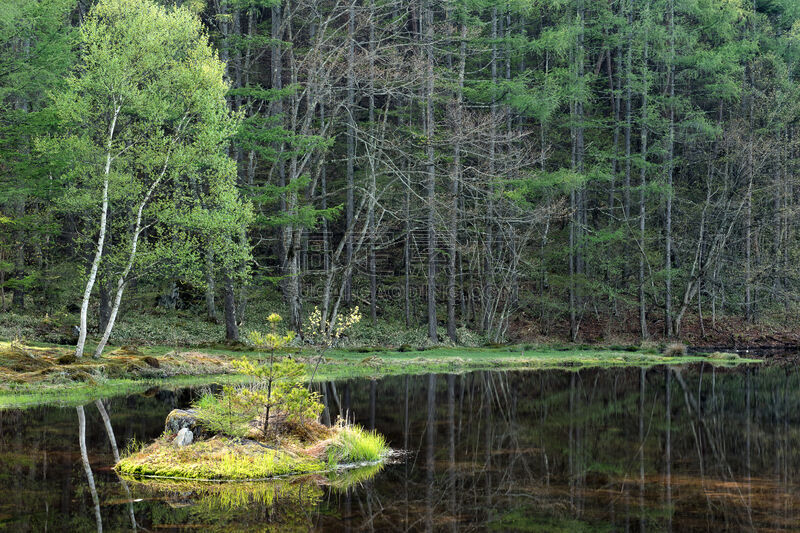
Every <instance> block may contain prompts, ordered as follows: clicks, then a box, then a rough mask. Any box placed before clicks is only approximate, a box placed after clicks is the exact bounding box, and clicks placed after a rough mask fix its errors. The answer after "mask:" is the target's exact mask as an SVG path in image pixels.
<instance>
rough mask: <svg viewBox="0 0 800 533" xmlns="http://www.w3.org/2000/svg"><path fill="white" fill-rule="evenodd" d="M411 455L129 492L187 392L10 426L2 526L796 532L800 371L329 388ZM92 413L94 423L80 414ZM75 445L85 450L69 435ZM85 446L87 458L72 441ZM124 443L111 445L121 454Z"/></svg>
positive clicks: (493, 375) (4, 429) (43, 411)
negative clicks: (122, 459)
mask: <svg viewBox="0 0 800 533" xmlns="http://www.w3.org/2000/svg"><path fill="white" fill-rule="evenodd" d="M320 392H321V393H322V398H323V401H324V403H325V411H324V413H323V419H324V420H326V421H327V420H335V419H336V417H337V416H343V417H344V416H348V417H350V418H351V419H355V420H356V421H357V422H359V423H361V424H363V425H364V426H366V427H373V426H374V427H375V428H376V429H377V430H378V431H380V432H381V433H383V434H385V435H386V436H387V438H388V440H389V441H390V444H391V445H392V446H393V447H395V448H403V449H405V450H408V453H407V454H406V455H403V456H402V458H401V459H399V460H398V461H397V462H396V463H394V464H389V465H387V466H386V467H384V468H383V470H381V471H379V472H378V471H375V470H373V471H354V472H348V473H347V474H346V475H343V476H341V477H337V478H333V479H327V478H305V479H302V480H294V481H286V480H284V481H280V482H273V483H268V484H237V485H219V484H217V485H206V486H196V485H195V486H187V485H185V484H174V483H173V484H170V483H167V482H161V483H156V484H153V483H147V484H141V483H138V482H130V481H126V480H121V479H120V478H118V477H117V476H116V474H115V473H114V472H113V471H112V470H110V466H111V465H113V463H114V462H115V460H116V458H117V457H118V455H119V453H120V449H119V447H123V448H124V447H125V446H126V445H127V444H128V443H129V442H130V441H131V440H132V439H134V438H135V439H137V440H139V441H149V440H150V439H152V438H154V437H156V436H157V435H158V434H159V433H160V432H161V431H162V430H163V421H164V417H165V416H166V414H167V413H168V412H169V411H170V410H171V409H172V408H173V407H176V406H178V407H182V406H186V405H187V404H188V403H189V402H190V401H191V399H192V394H194V392H192V391H177V392H170V391H149V392H148V393H147V394H145V395H139V396H132V397H128V398H113V399H111V400H106V401H104V402H97V403H95V405H94V406H86V407H79V408H78V409H77V414H78V424H75V414H76V411H75V410H74V408H70V409H60V408H52V407H50V408H46V407H42V408H36V409H31V410H26V411H19V410H9V411H0V479H2V480H3V483H2V484H0V529H7V530H9V531H91V530H98V531H99V530H101V529H102V530H105V531H131V530H137V529H146V530H154V529H159V530H161V529H166V530H170V529H180V528H185V527H195V528H199V529H201V530H225V531H228V530H242V531H250V530H253V529H258V530H276V531H291V530H302V531H308V530H314V531H363V530H367V531H465V530H467V531H468V530H494V531H542V530H544V531H551V530H555V531H558V530H561V531H580V530H586V531H594V530H607V531H709V530H715V531H725V530H728V531H741V530H763V529H773V530H791V529H796V527H797V524H798V523H800V522H798V520H800V502H799V501H798V497H797V494H798V490H797V489H798V487H797V483H796V482H795V481H794V479H795V478H794V474H795V473H797V472H798V470H800V452H798V451H797V450H800V446H799V445H800V442H798V441H800V431H798V429H800V409H798V408H800V376H799V375H798V373H797V371H796V369H795V367H793V366H792V367H789V368H779V367H770V368H758V367H753V368H740V369H724V368H723V369H720V368H714V367H711V366H705V367H691V368H674V369H666V368H663V367H661V368H652V369H638V368H633V369H613V370H582V371H580V372H567V371H547V372H527V373H525V372H475V373H471V374H465V375H440V376H435V375H429V376H410V377H409V376H400V377H394V378H387V379H382V380H352V381H346V382H338V383H326V384H323V385H321V386H320ZM88 407H93V408H91V409H90V408H88ZM76 430H77V433H78V435H77V438H75V437H76V435H75V433H76ZM76 441H77V443H76ZM118 446H119V447H118Z"/></svg>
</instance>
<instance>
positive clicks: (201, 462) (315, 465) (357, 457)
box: [116, 424, 389, 480]
mask: <svg viewBox="0 0 800 533" xmlns="http://www.w3.org/2000/svg"><path fill="white" fill-rule="evenodd" d="M320 427H322V428H324V431H318V432H317V433H318V434H319V435H320V438H317V439H314V440H312V441H305V442H302V441H299V440H297V439H292V438H285V439H281V441H280V442H279V443H278V442H273V443H264V442H260V441H258V440H254V439H248V438H238V437H230V436H227V435H223V434H219V435H214V436H211V437H210V438H205V439H200V440H196V441H194V442H192V443H191V444H188V445H185V446H181V445H179V443H178V442H176V441H177V440H178V439H177V437H176V436H175V435H174V434H173V435H170V434H166V433H165V434H164V435H162V436H161V437H159V438H158V439H156V441H155V442H153V443H152V444H150V445H149V446H147V447H145V448H143V449H141V450H140V451H138V452H135V453H132V454H130V455H128V456H126V457H124V458H122V459H121V460H120V462H119V463H118V464H117V465H116V469H117V471H118V472H120V473H121V474H128V475H132V476H154V477H168V478H176V479H179V478H184V479H207V480H248V479H265V478H273V477H278V476H286V475H296V474H308V473H316V472H326V471H333V470H338V469H340V468H342V467H344V466H353V465H358V464H364V463H374V462H379V461H381V460H383V459H384V458H385V457H386V456H387V455H388V453H389V448H388V446H387V445H386V442H385V440H384V438H383V437H382V436H381V435H378V434H377V433H375V432H372V431H366V430H364V429H362V428H361V427H359V426H355V425H351V426H347V425H341V424H339V425H336V426H334V427H332V428H325V426H320Z"/></svg>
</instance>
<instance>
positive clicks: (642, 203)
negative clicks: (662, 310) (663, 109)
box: [639, 40, 650, 339]
mask: <svg viewBox="0 0 800 533" xmlns="http://www.w3.org/2000/svg"><path fill="white" fill-rule="evenodd" d="M647 55H648V42H647V40H645V42H644V61H643V63H642V124H641V130H642V132H641V135H642V137H641V158H642V163H641V165H642V168H641V169H639V173H640V174H639V175H640V189H639V248H640V250H639V332H640V333H641V336H642V339H647V338H648V337H649V336H650V334H649V333H648V331H647V304H646V302H645V300H644V298H645V294H644V279H645V271H644V269H645V259H646V256H645V253H646V250H647V245H646V243H645V214H646V207H647V205H646V200H647V195H646V189H647V93H648V90H649V89H648V83H647V76H648V68H647Z"/></svg>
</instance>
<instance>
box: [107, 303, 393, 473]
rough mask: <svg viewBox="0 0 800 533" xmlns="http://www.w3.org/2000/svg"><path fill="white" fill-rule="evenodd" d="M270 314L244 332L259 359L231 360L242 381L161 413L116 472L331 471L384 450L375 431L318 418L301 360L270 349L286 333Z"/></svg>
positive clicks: (374, 458)
mask: <svg viewBox="0 0 800 533" xmlns="http://www.w3.org/2000/svg"><path fill="white" fill-rule="evenodd" d="M280 320H281V318H280V316H278V315H277V314H274V313H273V314H272V315H270V316H269V318H268V322H269V323H270V324H271V329H272V331H271V332H270V333H267V334H265V335H263V334H260V333H256V334H253V335H251V341H252V343H253V344H254V345H255V346H257V347H258V348H260V349H263V350H265V351H266V352H267V353H268V354H269V355H268V357H265V358H262V359H260V360H251V359H247V358H242V359H239V360H235V361H233V363H232V364H233V366H234V368H235V369H236V370H238V371H239V372H240V373H241V374H243V375H244V376H245V377H247V378H248V379H249V382H246V383H242V384H239V385H226V386H225V387H223V389H222V393H221V394H218V395H217V394H211V393H207V394H205V395H204V396H203V397H201V398H200V399H199V400H197V401H196V402H195V403H194V405H193V406H192V409H190V410H185V411H184V410H181V409H176V410H173V411H172V412H170V414H169V415H167V419H166V423H165V427H164V433H163V434H162V436H161V437H160V438H159V439H157V440H156V441H155V442H154V443H152V444H150V445H149V446H147V447H146V448H143V449H142V450H140V451H138V452H135V453H132V454H128V455H126V456H125V457H124V458H123V459H121V460H120V461H119V463H118V464H117V465H116V468H117V470H118V471H119V472H121V473H123V474H132V475H145V476H156V477H170V478H186V479H206V480H243V479H264V478H271V477H276V476H284V475H291V474H307V473H312V472H323V471H326V470H336V469H338V468H339V467H341V466H342V465H353V464H358V463H374V462H377V461H380V460H381V459H383V458H384V457H385V456H386V455H387V454H388V452H389V448H388V447H387V446H386V441H385V440H384V438H383V437H382V436H380V435H378V434H377V433H375V432H368V431H365V430H364V429H362V428H361V427H359V426H354V425H349V424H347V422H346V421H344V422H342V421H339V422H338V423H337V424H335V425H334V426H333V427H327V426H325V425H322V424H320V423H319V417H320V414H321V412H322V408H323V406H322V404H321V403H320V401H319V399H320V398H319V394H318V393H316V392H313V391H312V390H311V389H310V387H308V386H307V385H306V381H307V379H308V370H309V368H308V366H307V365H305V364H303V363H301V362H298V361H296V360H295V359H293V358H290V357H285V356H282V355H281V354H279V353H276V352H277V350H279V349H281V348H285V347H286V345H287V344H288V343H290V342H291V341H292V339H293V334H292V333H291V332H289V333H287V334H280V333H278V332H277V328H276V324H277V323H278V322H279V321H280Z"/></svg>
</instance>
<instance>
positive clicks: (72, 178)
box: [52, 0, 236, 357]
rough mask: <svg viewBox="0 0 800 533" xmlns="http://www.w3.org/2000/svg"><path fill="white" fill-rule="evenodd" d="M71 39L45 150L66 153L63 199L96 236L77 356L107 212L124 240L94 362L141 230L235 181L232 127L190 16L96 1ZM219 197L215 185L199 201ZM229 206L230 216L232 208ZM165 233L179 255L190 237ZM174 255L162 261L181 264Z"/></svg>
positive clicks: (223, 87) (216, 71)
mask: <svg viewBox="0 0 800 533" xmlns="http://www.w3.org/2000/svg"><path fill="white" fill-rule="evenodd" d="M80 41H81V46H82V54H81V57H80V60H79V65H78V68H77V69H76V71H75V72H74V73H73V74H72V76H71V77H70V78H69V79H68V81H67V89H66V90H64V91H63V92H61V93H60V94H58V95H57V96H56V107H57V109H58V111H59V114H60V116H61V118H62V120H63V121H64V127H65V130H66V133H65V134H64V135H63V136H62V137H61V138H60V139H57V140H56V142H55V144H54V145H53V146H52V148H53V149H55V150H61V151H65V150H73V151H74V153H75V155H76V164H75V166H74V168H73V171H72V172H71V173H70V174H69V175H68V176H67V179H68V188H67V195H66V198H65V203H66V204H68V205H71V206H72V207H74V208H75V209H84V210H85V212H87V213H91V216H90V217H89V218H88V223H87V233H89V234H95V235H97V237H96V240H95V241H94V244H93V249H94V250H93V252H94V253H93V258H92V261H91V265H90V267H89V272H88V276H87V280H86V285H85V288H84V291H83V296H82V301H81V313H80V335H79V339H78V344H77V347H76V356H78V357H81V356H82V355H83V353H84V350H85V343H86V335H87V314H88V309H89V304H90V300H91V296H92V289H93V287H94V284H95V281H96V279H97V271H98V268H99V266H100V263H101V262H102V261H104V260H105V259H104V258H105V255H104V247H105V245H106V237H107V235H108V233H109V232H110V231H111V230H112V226H111V225H110V224H109V221H108V212H109V208H110V205H111V204H114V206H115V208H114V210H115V213H116V214H117V217H118V218H119V219H120V223H119V224H116V225H114V226H113V228H117V229H118V230H119V232H120V233H122V234H121V235H115V237H114V244H115V245H116V246H117V249H116V250H115V254H114V256H115V257H116V259H117V262H118V268H117V269H115V274H114V278H115V283H114V285H113V291H114V296H113V303H112V307H111V313H110V317H109V319H108V321H107V323H106V327H105V329H104V331H103V332H102V337H101V339H100V342H99V344H98V346H97V349H96V351H95V356H96V357H99V356H100V355H101V354H102V351H103V348H104V346H105V344H106V343H107V342H108V339H109V337H110V335H111V331H112V329H113V327H114V323H115V321H116V317H117V315H118V312H119V308H120V304H121V301H122V296H123V293H124V290H125V287H126V285H127V283H128V281H129V279H130V276H131V273H132V271H133V270H134V269H135V268H136V267H137V258H138V257H139V256H140V255H141V254H140V249H141V247H142V246H143V245H144V244H146V243H145V242H143V241H144V239H143V235H144V234H145V232H146V231H147V230H148V228H152V229H151V234H152V235H153V238H155V236H156V235H158V234H159V231H157V228H159V227H160V226H161V227H163V226H164V225H169V223H170V219H172V220H173V221H175V220H178V219H180V218H182V217H185V216H186V214H187V213H189V212H190V211H191V209H192V208H194V207H195V206H196V204H197V202H198V199H197V194H196V191H197V187H196V185H197V183H198V181H199V180H202V179H207V178H209V176H214V179H215V180H216V181H219V179H221V180H222V181H223V182H224V181H225V176H229V177H230V178H231V179H234V180H235V166H234V165H232V164H230V163H229V162H228V161H226V159H227V158H226V157H225V156H224V155H223V153H224V149H225V142H226V140H227V138H228V137H229V136H231V135H232V134H233V132H234V126H235V121H234V118H233V116H232V115H231V113H230V111H229V110H228V108H227V104H226V101H225V95H226V93H227V91H228V85H227V84H226V83H225V81H223V73H224V64H223V63H222V62H221V61H220V60H219V59H218V58H217V55H216V53H215V52H214V51H213V49H212V48H211V47H210V45H209V43H208V40H207V37H206V36H205V34H204V32H203V29H202V26H201V23H200V20H199V19H198V18H197V17H196V16H195V15H194V14H192V13H191V12H190V11H189V10H187V9H183V8H164V7H162V6H159V5H157V4H155V3H153V2H151V1H149V0H102V1H101V2H99V3H98V4H97V5H95V7H94V8H93V9H92V10H91V11H90V13H89V15H88V18H87V20H86V22H85V23H84V25H83V26H82V28H81V39H80ZM215 154H216V157H214V155H215ZM199 165H202V167H200V166H199ZM193 186H194V190H195V192H194V193H193V192H192V189H193ZM227 190H228V188H226V187H225V186H222V187H220V186H219V184H217V186H211V187H208V186H207V187H205V191H204V193H203V194H214V193H219V192H221V191H227ZM235 203H236V200H235V199H234V200H233V204H235ZM181 206H184V207H185V209H184V211H185V212H182V211H181ZM228 207H230V208H232V209H233V208H235V206H234V205H231V203H230V202H228ZM119 228H122V229H119ZM184 228H185V226H184ZM161 233H164V232H163V231H161ZM172 237H173V239H172V241H173V242H175V243H176V244H177V246H178V247H179V248H181V249H183V250H184V252H186V251H187V250H188V248H187V245H188V244H190V241H191V240H190V239H183V240H176V239H175V238H174V237H175V234H174V233H173V234H172ZM167 240H169V239H167ZM161 249H162V250H164V246H162V247H161ZM175 252H176V250H170V251H166V252H163V253H162V254H161V256H162V257H172V258H178V256H177V255H175ZM179 255H180V254H179ZM151 257H152V256H151ZM148 266H152V265H148Z"/></svg>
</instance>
